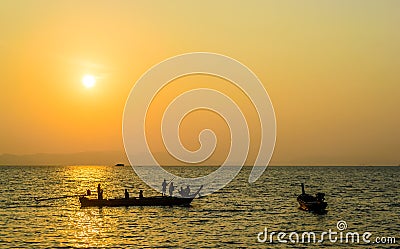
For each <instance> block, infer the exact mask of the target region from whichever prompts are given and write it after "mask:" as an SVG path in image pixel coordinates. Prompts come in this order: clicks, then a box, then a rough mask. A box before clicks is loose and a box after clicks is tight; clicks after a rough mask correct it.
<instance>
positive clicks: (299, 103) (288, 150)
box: [0, 0, 400, 165]
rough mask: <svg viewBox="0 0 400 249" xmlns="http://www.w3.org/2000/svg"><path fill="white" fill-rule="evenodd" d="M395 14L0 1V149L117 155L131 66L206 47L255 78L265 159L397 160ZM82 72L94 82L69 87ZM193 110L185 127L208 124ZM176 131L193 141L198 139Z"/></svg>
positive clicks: (133, 73)
mask: <svg viewBox="0 0 400 249" xmlns="http://www.w3.org/2000/svg"><path fill="white" fill-rule="evenodd" d="M399 23H400V1H396V0H393V1H385V0H380V1H367V0H362V1H355V0H354V1H342V0H335V1H320V0H318V1H197V2H195V1H39V0H38V1H1V2H0V56H1V57H0V72H1V73H0V75H1V89H2V90H1V91H0V108H1V109H0V112H1V129H0V154H1V153H15V154H29V153H41V152H45V153H71V152H79V151H104V150H107V151H108V150H118V151H121V150H123V142H122V135H121V130H122V128H121V126H122V114H123V108H124V105H125V101H126V98H127V96H128V94H129V92H130V89H131V88H132V86H133V85H134V83H135V82H136V80H137V79H138V78H139V77H140V75H142V74H143V73H144V72H145V71H146V70H147V69H148V68H150V67H151V66H153V65H155V64H156V63H158V62H160V61H162V60H164V59H166V58H168V57H171V56H175V55H178V54H182V53H187V52H194V51H208V52H214V53H221V54H224V55H227V56H230V57H232V58H235V59H237V60H238V61H240V62H242V63H244V64H246V65H247V66H248V67H249V68H250V69H251V70H253V71H254V72H255V73H256V74H257V75H258V77H259V78H260V80H261V81H262V82H263V83H264V86H265V88H266V89H267V91H268V93H269V95H270V98H271V100H272V103H273V105H274V108H275V112H276V118H277V132H278V133H277V143H276V148H275V154H274V156H273V160H272V163H273V164H391V165H398V164H399V163H400V157H399V151H400V150H399V149H400V129H399V127H400V115H399V107H400V75H399V68H400V45H399V44H400V31H399V27H398V26H399ZM85 74H91V75H93V76H95V77H96V79H97V82H96V85H95V87H93V88H90V89H87V88H85V87H84V86H83V85H82V83H81V79H82V77H83V75H85ZM187 80H188V81H190V79H187ZM196 80H197V81H198V82H202V83H204V84H212V83H211V82H212V81H213V79H210V80H207V78H203V79H192V81H196ZM214 80H215V79H214ZM199 84H200V83H199ZM177 89H179V87H177ZM195 115H200V116H199V117H202V118H201V120H203V121H204V124H199V127H197V128H198V129H200V128H201V127H202V125H207V122H206V121H208V123H209V124H210V125H211V126H215V124H216V123H218V122H221V120H219V121H218V120H217V119H218V117H215V115H214V114H210V113H208V114H207V113H203V114H202V113H199V114H195ZM250 115H251V114H250ZM203 116H204V117H203ZM192 119H193V118H192ZM196 120H199V118H197V119H194V121H190V120H188V123H189V124H190V122H192V123H193V122H194V123H196V122H195V121H196ZM153 125H154V126H157V123H156V122H155V123H154V124H153ZM189 127H190V125H189ZM218 127H219V129H221V133H220V135H221V136H222V137H223V138H224V137H226V136H227V134H226V129H225V131H224V126H223V125H222V126H221V125H219V126H218ZM197 128H196V129H197ZM225 128H226V127H225ZM182 129H185V127H184V125H183V126H182ZM185 134H186V138H183V140H184V141H188V142H187V146H188V147H189V148H190V147H191V146H192V147H193V146H194V147H193V148H192V149H196V148H195V147H196V146H195V145H196V143H195V142H196V141H197V140H196V138H197V137H196V136H197V135H196V134H195V136H193V134H194V133H193V132H192V130H191V128H189V131H186V132H183V133H182V135H183V137H185V136H184V135H185ZM253 136H256V135H254V134H253ZM154 139H155V140H154V141H155V142H154V143H153V144H154V146H155V150H159V148H158V147H157V141H156V140H157V139H156V138H154ZM185 139H186V140H185ZM221 140H224V139H221ZM190 141H192V142H190ZM193 141H194V142H193ZM221 148H222V149H221ZM221 148H219V149H220V150H221V151H220V152H218V153H217V154H216V158H214V159H216V160H217V161H218V160H219V159H220V158H219V157H221V158H222V157H224V156H225V154H226V153H225V152H224V148H223V146H222V147H221ZM254 152H255V150H253V151H252V152H251V153H253V154H254Z"/></svg>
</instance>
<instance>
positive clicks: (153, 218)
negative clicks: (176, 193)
mask: <svg viewBox="0 0 400 249" xmlns="http://www.w3.org/2000/svg"><path fill="white" fill-rule="evenodd" d="M166 169H167V170H168V171H169V172H171V173H173V174H176V175H179V176H184V177H197V176H201V175H206V174H208V173H210V172H212V171H214V170H215V169H216V167H166ZM250 171H251V167H243V168H242V170H241V171H240V173H239V174H238V175H237V177H236V178H235V179H234V180H232V181H231V182H230V183H229V184H228V185H227V186H225V187H224V188H222V189H220V190H219V191H217V192H215V193H213V194H211V195H208V196H205V197H202V198H197V199H195V200H193V202H192V205H191V206H190V207H113V208H109V207H103V208H97V207H91V208H81V207H80V204H79V200H78V198H77V197H71V198H64V199H55V200H48V201H41V202H36V201H35V200H34V198H35V197H38V198H50V197H61V196H64V195H78V194H83V193H85V192H86V190H87V189H91V190H95V189H96V186H97V184H98V183H101V184H102V188H103V189H104V197H105V198H115V197H123V196H124V189H128V190H129V192H130V195H131V196H136V195H138V193H139V190H140V189H142V190H144V195H145V196H151V195H159V193H158V192H156V191H154V190H152V189H151V188H150V187H148V186H147V185H146V184H145V183H144V182H143V181H141V179H139V178H138V176H137V175H136V174H135V172H134V170H133V169H132V168H131V167H130V166H124V167H116V166H1V167H0V176H1V177H0V248H35V249H36V248H400V197H399V196H400V195H399V194H400V192H399V187H400V185H399V183H400V181H399V179H400V167H372V166H371V167H343V166H340V167H339V166H338V167H327V166H324V167H322V166H321V167H314V166H313V167H300V166H297V167H294V166H291V167H273V166H269V167H268V168H267V170H266V171H265V172H264V174H263V175H262V177H261V178H260V179H258V180H257V181H256V182H255V183H252V184H249V183H248V181H247V179H248V176H249V174H250ZM301 183H305V186H306V192H307V193H310V194H315V193H317V192H324V193H325V194H326V196H325V198H326V201H327V202H328V208H327V213H325V214H316V213H312V212H306V211H302V210H300V209H299V208H298V206H299V205H298V203H297V201H296V197H297V196H298V195H299V194H300V193H301V186H300V184H301ZM160 184H161V183H160ZM178 187H179V186H178ZM322 234H323V235H322ZM314 235H315V239H314ZM357 235H358V236H357ZM357 238H358V241H357ZM346 239H347V240H346Z"/></svg>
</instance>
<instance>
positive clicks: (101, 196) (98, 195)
mask: <svg viewBox="0 0 400 249" xmlns="http://www.w3.org/2000/svg"><path fill="white" fill-rule="evenodd" d="M97 199H99V200H103V189H101V186H100V183H99V184H98V185H97Z"/></svg>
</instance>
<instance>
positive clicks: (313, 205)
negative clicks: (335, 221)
mask: <svg viewBox="0 0 400 249" xmlns="http://www.w3.org/2000/svg"><path fill="white" fill-rule="evenodd" d="M297 201H298V202H299V204H300V209H302V210H304V211H314V212H324V211H325V209H326V207H327V206H328V203H326V202H324V201H322V202H321V201H307V200H303V199H302V198H301V197H300V196H299V197H298V198H297Z"/></svg>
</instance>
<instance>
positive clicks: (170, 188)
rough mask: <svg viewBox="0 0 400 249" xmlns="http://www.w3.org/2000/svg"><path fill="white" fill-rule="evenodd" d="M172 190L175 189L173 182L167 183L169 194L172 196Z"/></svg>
mask: <svg viewBox="0 0 400 249" xmlns="http://www.w3.org/2000/svg"><path fill="white" fill-rule="evenodd" d="M174 190H175V186H174V183H173V182H171V184H170V185H169V196H172V194H173V193H174Z"/></svg>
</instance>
